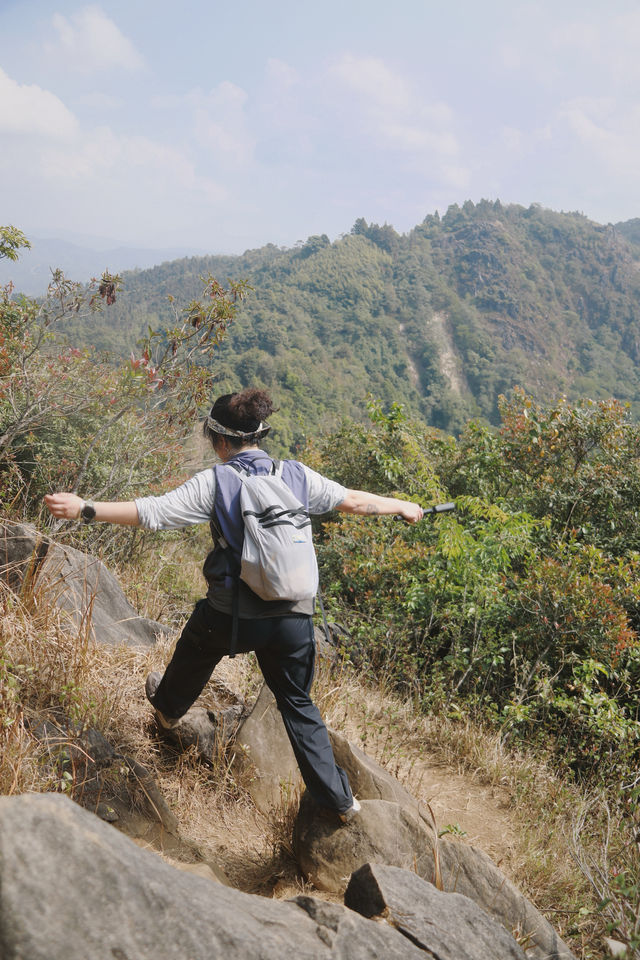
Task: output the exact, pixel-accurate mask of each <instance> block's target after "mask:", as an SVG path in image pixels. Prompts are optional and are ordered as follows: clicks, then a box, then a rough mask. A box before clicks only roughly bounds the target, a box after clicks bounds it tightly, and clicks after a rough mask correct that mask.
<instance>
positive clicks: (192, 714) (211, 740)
mask: <svg viewBox="0 0 640 960" xmlns="http://www.w3.org/2000/svg"><path fill="white" fill-rule="evenodd" d="M159 729H160V731H161V733H162V735H163V736H164V737H166V738H167V739H168V740H171V741H172V742H173V743H175V744H176V745H177V746H178V747H180V749H182V750H184V749H186V748H187V747H195V749H196V752H197V753H198V756H200V757H202V759H203V760H206V761H207V762H209V763H211V761H212V760H213V756H214V754H215V752H216V749H217V745H218V724H217V722H216V718H215V715H214V714H213V713H212V712H211V711H210V710H206V709H205V708H204V707H191V708H190V709H189V710H187V712H186V713H185V714H184V716H183V717H181V718H180V721H179V722H178V724H177V726H175V727H172V728H171V729H170V730H167V729H165V728H164V727H159Z"/></svg>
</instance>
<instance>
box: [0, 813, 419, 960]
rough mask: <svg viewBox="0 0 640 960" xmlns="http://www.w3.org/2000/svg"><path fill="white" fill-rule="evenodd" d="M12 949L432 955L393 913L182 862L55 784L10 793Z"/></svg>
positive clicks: (141, 956) (270, 958)
mask: <svg viewBox="0 0 640 960" xmlns="http://www.w3.org/2000/svg"><path fill="white" fill-rule="evenodd" d="M0 956H1V957H2V958H3V960H87V958H89V957H90V958H91V960H215V958H224V960H247V958H249V957H250V958H252V960H282V957H287V956H292V957H295V958H296V960H376V958H378V960H382V958H384V960H424V958H425V953H424V951H422V950H421V949H419V948H418V947H417V946H415V945H414V944H412V943H410V942H409V941H408V940H407V939H406V938H405V937H403V936H402V934H401V933H399V932H398V931H396V930H394V929H393V928H392V927H390V926H387V925H385V924H380V923H376V922H374V921H371V920H366V919H364V918H363V917H361V916H359V915H358V914H356V913H354V912H353V911H351V910H349V909H347V908H346V907H342V906H339V905H337V904H327V903H322V902H319V901H314V900H312V899H311V898H307V897H303V898H298V899H297V900H295V901H290V902H286V903H283V902H278V901H275V900H268V899H266V898H263V897H258V896H252V895H250V894H245V893H241V892H240V891H238V890H233V889H230V888H229V887H225V886H222V885H220V884H216V883H211V881H210V880H209V879H205V878H202V877H198V876H193V875H191V874H188V873H184V872H181V871H178V870H176V869H174V868H173V867H171V866H170V865H168V864H166V863H164V862H163V861H162V860H160V859H159V858H158V857H157V856H155V855H154V854H151V853H149V852H147V851H146V850H141V849H139V848H138V847H137V846H136V845H135V844H134V843H133V842H132V841H131V840H129V839H128V838H126V837H124V836H122V835H121V834H119V833H118V832H117V831H116V830H115V829H114V828H113V827H111V826H109V825H108V824H106V823H103V822H102V821H101V820H99V819H98V818H97V817H95V816H93V815H92V814H89V813H87V812H86V811H85V810H82V809H81V808H80V807H78V806H76V805H75V804H73V803H72V802H71V801H70V800H68V799H67V798H66V797H63V796H61V795H53V794H44V795H43V794H28V795H25V796H20V797H3V798H0Z"/></svg>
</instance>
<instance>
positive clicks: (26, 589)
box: [0, 521, 167, 646]
mask: <svg viewBox="0 0 640 960" xmlns="http://www.w3.org/2000/svg"><path fill="white" fill-rule="evenodd" d="M0 579H2V580H5V582H7V583H8V584H9V586H10V587H11V589H12V590H14V591H15V592H16V593H21V594H22V595H23V596H24V595H29V596H33V598H34V602H35V603H36V605H37V606H39V607H40V608H42V607H43V606H45V605H51V606H55V607H57V608H58V610H61V611H63V612H64V614H65V615H66V616H67V617H68V619H69V621H70V623H71V624H72V625H73V627H74V628H75V629H77V630H84V629H86V628H88V629H89V630H90V632H91V634H92V636H93V637H94V638H95V639H96V640H97V641H98V642H99V643H126V644H129V645H130V646H137V645H141V646H150V645H152V644H153V643H155V640H156V636H157V635H158V634H163V633H166V632H167V630H166V627H164V626H162V624H160V623H156V621H155V620H147V619H146V618H145V617H141V616H140V615H139V614H138V613H137V611H136V610H135V609H134V608H133V607H132V606H131V604H130V603H129V601H128V600H127V598H126V597H125V595H124V593H123V592H122V588H121V587H120V584H119V583H118V581H117V579H116V578H115V577H114V575H113V574H112V573H111V572H110V571H109V570H108V569H107V567H106V566H105V565H104V564H103V563H102V561H101V560H98V559H97V558H96V557H91V556H89V555H88V554H86V553H82V552H81V551H79V550H74V549H73V548H72V547H64V546H61V545H60V544H57V543H55V541H53V540H50V539H49V538H47V537H45V536H44V535H43V534H41V533H40V532H39V531H38V530H37V529H36V528H35V527H34V526H32V525H31V524H20V523H12V522H9V521H2V522H0Z"/></svg>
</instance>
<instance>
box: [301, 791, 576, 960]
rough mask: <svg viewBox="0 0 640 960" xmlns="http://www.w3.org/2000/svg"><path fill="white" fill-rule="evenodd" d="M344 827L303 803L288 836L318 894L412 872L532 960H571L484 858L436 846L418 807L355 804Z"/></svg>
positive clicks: (444, 843) (454, 846)
mask: <svg viewBox="0 0 640 960" xmlns="http://www.w3.org/2000/svg"><path fill="white" fill-rule="evenodd" d="M360 803H361V807H362V809H361V811H360V813H358V814H356V815H355V816H354V817H353V818H352V819H351V820H350V821H349V822H348V823H346V824H341V823H340V822H339V820H338V818H337V817H335V816H330V815H329V816H328V815H327V812H326V811H323V810H321V809H320V808H319V807H317V806H316V805H315V804H314V803H313V801H312V800H311V799H310V797H309V796H308V795H307V794H304V795H303V798H302V802H301V804H300V810H299V813H298V817H297V819H296V823H295V829H294V838H293V839H294V851H295V855H296V858H297V861H298V863H299V864H300V867H301V869H302V871H303V872H304V874H305V875H306V876H307V877H308V878H309V879H310V880H311V881H312V882H313V883H314V884H315V885H316V886H317V887H318V889H320V890H326V891H328V892H331V893H342V892H343V891H344V890H345V888H346V886H347V884H348V882H349V877H350V876H351V874H352V873H354V872H355V871H356V870H358V869H360V867H362V866H363V865H364V864H366V863H379V864H382V865H385V866H395V867H401V868H403V869H405V870H412V871H414V872H415V873H417V874H418V875H419V876H420V877H422V878H423V879H425V880H427V881H429V882H430V883H433V884H436V883H437V884H438V885H440V883H441V884H442V888H443V889H444V891H446V892H450V893H461V894H464V895H465V896H467V897H469V898H470V899H471V900H473V901H475V903H477V904H478V905H479V906H480V907H482V908H483V909H484V910H485V911H486V912H487V913H488V914H490V915H491V916H492V917H494V918H495V919H496V920H498V921H499V922H500V923H502V924H503V926H505V927H506V928H507V929H508V930H511V931H514V932H517V933H518V936H519V937H522V938H523V939H524V940H526V941H527V944H528V946H527V956H528V957H530V958H536V960H573V955H572V953H571V951H570V950H569V949H568V947H567V946H566V944H564V943H563V941H562V940H561V939H560V937H559V936H558V934H557V933H556V931H555V930H554V929H553V927H552V926H551V924H550V923H549V922H548V921H547V920H545V918H544V917H543V916H542V914H541V913H540V912H539V911H538V910H537V909H536V908H535V907H534V906H533V904H532V903H530V901H528V900H527V899H526V897H524V896H523V895H522V894H521V893H520V891H519V890H518V889H517V888H516V887H515V886H514V885H513V884H512V883H511V882H510V881H509V880H508V879H507V877H506V876H505V875H504V874H503V873H502V872H501V871H500V870H499V869H498V868H497V867H496V865H495V864H494V863H493V862H492V861H491V860H490V858H489V857H488V856H486V854H484V853H482V851H480V850H477V849H476V848H475V847H472V846H471V845H470V844H466V843H459V842H457V841H454V840H438V839H437V838H436V835H435V832H434V830H433V828H432V827H431V826H430V825H429V822H428V820H427V818H426V817H425V816H423V814H422V812H421V810H420V808H419V807H418V806H417V805H414V806H408V805H405V804H401V803H397V802H395V801H390V800H361V801H360Z"/></svg>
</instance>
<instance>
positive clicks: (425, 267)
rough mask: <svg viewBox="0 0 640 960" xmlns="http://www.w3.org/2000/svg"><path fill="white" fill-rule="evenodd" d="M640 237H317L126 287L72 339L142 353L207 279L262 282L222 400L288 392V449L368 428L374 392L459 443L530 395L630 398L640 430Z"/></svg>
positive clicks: (450, 220)
mask: <svg viewBox="0 0 640 960" xmlns="http://www.w3.org/2000/svg"><path fill="white" fill-rule="evenodd" d="M638 227H640V221H628V222H627V223H622V224H617V225H615V226H614V225H608V226H602V225H600V224H597V223H594V222H592V221H590V220H588V219H587V218H586V217H584V216H583V215H581V214H576V213H556V212H553V211H551V210H547V209H544V208H542V207H540V206H538V205H532V206H530V207H528V208H525V207H522V206H519V205H508V206H506V205H502V204H500V202H499V201H496V202H495V203H494V202H490V201H481V202H480V203H478V204H474V203H472V202H471V201H467V202H466V203H464V204H463V205H462V206H461V207H460V206H458V205H453V206H452V207H450V208H449V209H448V210H447V213H446V214H445V215H444V216H443V217H442V218H440V217H439V216H438V214H435V215H433V216H428V217H426V218H425V220H424V221H423V222H422V223H421V224H419V225H418V226H416V227H415V228H414V229H413V230H411V231H410V232H409V233H407V234H405V235H400V234H398V233H396V231H395V230H394V229H393V228H392V227H391V226H389V225H387V224H385V225H383V226H379V225H377V224H368V223H367V222H366V221H365V220H358V221H356V223H355V224H354V227H353V229H352V231H351V233H349V234H348V235H346V236H343V237H342V238H340V239H338V240H336V241H335V242H333V243H331V242H330V241H329V239H328V238H327V237H326V236H324V235H323V236H313V237H310V238H309V239H308V240H307V241H306V242H305V243H304V244H301V245H299V246H297V247H295V248H293V249H286V250H283V249H279V248H278V247H275V246H274V245H271V244H270V245H267V246H265V247H262V248H260V249H257V250H250V251H247V252H246V253H244V254H243V255H241V256H227V257H221V256H218V257H214V256H212V257H190V258H186V259H181V260H176V261H173V262H167V263H164V264H162V265H160V266H156V267H154V268H152V269H149V270H142V271H139V272H136V273H134V274H127V275H126V276H125V289H124V291H123V292H122V294H121V295H120V297H119V299H118V302H117V304H116V305H115V306H114V307H113V308H110V310H109V311H108V312H106V313H105V314H104V315H103V316H102V317H100V318H97V319H96V320H95V321H91V322H90V324H89V325H88V326H87V325H85V326H83V327H82V328H81V327H79V326H78V325H76V326H73V325H72V326H71V327H70V335H71V336H73V338H74V339H75V340H76V341H77V342H90V343H93V344H95V345H96V346H98V347H105V348H110V349H116V350H118V351H120V352H122V353H125V352H128V351H129V350H130V349H131V348H132V346H133V345H134V344H135V340H136V338H137V337H138V336H139V334H140V331H141V330H143V329H146V328H147V325H148V324H151V325H152V326H154V327H156V326H158V325H162V324H163V323H166V322H167V321H168V320H169V317H170V310H169V303H168V296H169V294H171V295H173V296H174V297H175V298H176V299H177V300H178V301H179V302H185V303H186V302H187V301H188V300H189V299H191V298H192V297H194V296H197V295H198V293H199V287H200V284H199V277H201V276H202V275H204V274H207V273H212V274H213V275H214V276H216V277H217V278H218V279H219V280H221V281H223V282H224V281H225V280H226V279H227V278H229V277H231V278H234V279H238V278H245V279H247V280H248V281H249V283H250V284H251V286H252V287H253V292H252V293H251V294H250V296H249V297H248V299H247V301H246V302H245V303H244V304H243V305H242V308H241V310H240V312H239V315H238V318H237V320H236V321H235V322H234V324H233V325H232V327H231V328H230V331H229V335H228V338H227V340H226V341H225V342H224V344H223V345H222V347H221V349H220V351H219V354H218V357H217V360H216V366H215V371H214V372H215V375H216V378H217V383H218V387H219V389H220V390H224V389H232V388H234V389H235V388H237V387H239V386H242V385H246V384H249V383H257V384H263V385H264V386H266V387H268V388H270V389H271V390H272V391H273V393H274V395H275V397H276V402H277V403H278V405H279V406H280V409H281V412H280V414H279V417H278V424H279V426H278V430H277V431H275V432H276V440H277V442H278V444H280V446H281V447H282V448H285V449H291V448H292V447H295V446H296V445H297V444H299V443H301V442H304V439H305V437H306V436H307V434H308V433H315V432H316V431H317V430H318V429H322V428H323V427H325V426H328V425H333V424H335V423H336V422H338V421H339V420H340V418H341V417H343V416H353V417H356V418H361V417H362V416H363V414H364V408H365V404H366V399H367V395H368V394H371V395H373V396H374V397H376V398H378V399H380V400H381V401H382V402H383V403H385V404H389V403H390V402H392V401H397V402H400V403H403V404H405V406H406V407H407V409H408V411H409V412H410V413H411V414H413V415H415V416H418V417H420V418H422V419H424V420H425V421H427V422H429V423H431V424H433V425H435V426H438V427H441V428H443V429H445V430H450V431H455V430H457V429H459V428H460V426H461V425H462V423H463V422H464V421H465V420H466V419H467V418H468V417H469V416H479V417H483V418H485V419H487V420H489V421H491V422H496V421H497V417H498V414H497V398H498V395H499V394H500V393H503V392H505V391H508V390H509V389H510V388H511V387H513V386H522V387H523V388H524V389H526V390H527V391H530V392H531V393H533V394H534V395H536V396H538V397H545V396H552V395H555V394H558V393H560V392H562V393H566V394H567V395H568V396H570V397H576V396H591V397H593V398H594V399H598V398H601V397H605V396H607V397H608V396H612V395H613V396H617V397H619V398H620V399H621V400H624V401H628V402H629V403H630V405H631V408H632V411H633V413H634V415H635V416H638V415H639V414H640V370H639V367H638V363H639V361H640V266H639V261H640V247H639V244H638V243H637V242H636V240H637V239H639V240H640V231H639V229H638Z"/></svg>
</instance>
